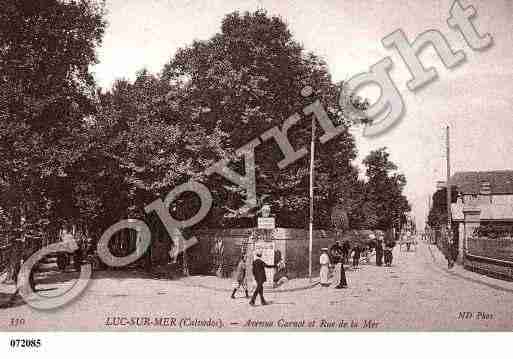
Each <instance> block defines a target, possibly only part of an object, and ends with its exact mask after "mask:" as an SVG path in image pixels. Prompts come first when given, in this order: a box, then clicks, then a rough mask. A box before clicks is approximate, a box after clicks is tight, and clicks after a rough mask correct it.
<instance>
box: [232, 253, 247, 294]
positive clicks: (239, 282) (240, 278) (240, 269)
mask: <svg viewBox="0 0 513 359" xmlns="http://www.w3.org/2000/svg"><path fill="white" fill-rule="evenodd" d="M246 277H247V276H246V256H244V255H243V256H242V257H241V258H240V260H239V264H237V269H236V270H235V288H234V289H233V292H232V296H231V298H232V299H235V293H237V290H239V288H241V287H242V288H243V289H244V292H245V293H246V298H249V293H248V285H247V278H246Z"/></svg>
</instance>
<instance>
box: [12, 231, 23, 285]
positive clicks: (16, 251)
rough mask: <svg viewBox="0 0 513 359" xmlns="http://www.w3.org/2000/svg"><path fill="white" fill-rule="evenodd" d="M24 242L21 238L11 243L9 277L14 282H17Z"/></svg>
mask: <svg viewBox="0 0 513 359" xmlns="http://www.w3.org/2000/svg"><path fill="white" fill-rule="evenodd" d="M23 247H24V243H23V241H22V240H21V239H16V240H15V241H14V243H13V245H12V252H11V268H12V269H11V273H10V275H11V279H12V281H13V282H14V284H17V283H18V274H19V273H20V269H21V260H22V259H23V249H24V248H23Z"/></svg>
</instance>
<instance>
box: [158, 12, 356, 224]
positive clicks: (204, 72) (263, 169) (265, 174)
mask: <svg viewBox="0 0 513 359" xmlns="http://www.w3.org/2000/svg"><path fill="white" fill-rule="evenodd" d="M163 78H164V79H165V80H167V81H169V82H170V83H176V84H180V90H181V93H182V94H185V96H186V98H187V101H188V102H189V104H190V106H191V107H193V108H195V109H197V111H198V112H199V115H198V117H197V118H196V119H195V120H196V123H197V124H198V125H199V126H200V127H201V128H202V129H204V130H205V131H206V132H207V133H209V132H211V131H212V130H214V129H218V130H219V131H221V132H222V133H227V134H229V136H227V137H225V138H222V139H221V146H222V147H223V148H224V150H225V151H227V152H232V151H233V150H234V149H237V148H239V147H240V146H242V145H244V144H246V143H248V142H249V141H251V140H253V139H255V138H258V137H259V136H260V135H261V134H262V133H264V132H265V131H266V130H268V129H270V128H272V127H274V126H279V127H280V128H281V125H282V123H283V122H284V120H285V119H287V118H288V117H289V116H291V115H293V114H294V113H298V114H302V109H303V108H304V107H305V106H306V105H307V104H310V103H311V102H313V98H303V97H302V96H301V89H303V87H305V86H306V85H310V86H312V87H313V88H314V90H315V94H314V96H313V97H315V98H318V99H320V100H321V102H322V104H323V105H324V107H325V108H326V111H327V113H328V116H329V118H330V120H331V121H333V122H334V123H335V124H337V125H346V126H349V121H348V117H349V116H348V114H345V113H344V112H343V111H341V109H340V108H339V106H338V102H337V100H338V92H339V88H338V86H336V84H334V83H333V82H332V80H331V77H330V75H329V71H328V68H327V66H326V63H325V62H324V61H323V60H322V59H320V58H318V57H317V56H315V55H314V54H312V53H306V52H305V51H304V50H303V48H302V47H301V45H300V44H299V43H298V42H296V41H295V40H294V39H293V37H292V34H291V32H290V31H289V29H288V28H287V25H286V24H285V22H284V21H283V20H282V19H280V18H279V17H276V16H268V15H267V14H266V12H265V11H262V10H259V11H256V12H254V13H249V12H246V13H244V14H240V13H238V12H234V13H231V14H228V15H227V16H226V17H225V18H224V19H223V21H222V25H221V32H220V33H218V34H216V35H214V36H213V37H211V38H210V39H208V40H204V41H194V42H193V43H192V44H191V45H190V46H187V47H185V48H182V49H180V50H179V51H178V52H177V53H176V55H175V56H174V57H173V58H172V59H171V60H170V62H169V63H168V64H167V65H166V66H165V68H164V70H163ZM358 101H359V100H358V99H354V102H355V103H358V104H359V102H358ZM310 123H311V121H310V118H308V117H304V118H302V119H301V120H300V121H299V122H298V124H296V125H294V126H292V127H291V128H290V130H289V132H288V137H289V139H290V140H291V143H292V145H293V147H294V148H295V149H299V148H301V147H303V146H304V147H306V148H308V145H309V142H310V133H311V125H310ZM355 157H356V147H355V144H354V139H353V137H352V136H351V134H349V132H347V131H345V132H343V133H342V134H340V135H339V136H338V137H337V138H336V139H334V140H332V141H330V142H328V143H326V144H322V145H321V146H318V151H317V153H316V179H315V185H316V191H315V193H316V198H315V201H316V203H315V208H316V217H315V219H316V225H317V226H329V219H330V211H331V208H332V207H333V206H335V205H336V204H337V201H336V195H335V193H336V190H335V189H336V187H337V183H338V182H339V181H341V180H342V179H343V178H344V177H345V176H350V175H352V165H351V160H353V159H354V158H355ZM282 158H283V156H282V154H281V152H280V150H279V147H278V146H277V145H276V143H274V142H273V141H268V142H264V143H263V144H261V145H260V146H259V147H258V151H256V166H257V171H256V173H257V193H258V194H259V195H260V196H261V197H262V196H264V195H265V196H267V200H268V201H269V202H270V204H271V205H272V208H273V214H274V215H275V216H276V217H277V223H278V225H280V226H286V227H303V226H305V224H306V219H307V218H308V156H304V157H303V158H302V159H300V160H298V161H297V162H295V163H293V164H291V165H289V166H288V167H287V168H285V169H280V168H278V166H277V164H276V163H277V162H279V161H280V160H281V159H282ZM234 169H238V170H240V171H241V168H240V164H239V165H237V164H235V165H234ZM241 172H242V171H241ZM209 183H210V184H211V185H210V186H209V187H210V188H211V189H215V190H214V198H215V199H214V203H215V206H217V207H216V208H215V209H214V211H213V213H218V214H219V215H221V214H222V213H227V210H229V209H236V208H239V207H240V205H241V199H240V195H239V194H240V193H239V189H238V188H236V187H234V186H233V184H232V183H230V182H228V181H226V180H224V179H223V178H221V177H220V176H212V178H209ZM317 214H318V215H317ZM238 221H239V222H240V219H238ZM222 222H223V218H222V217H221V218H217V219H216V221H215V223H222ZM224 222H225V223H226V220H225V221H224ZM244 225H247V223H244Z"/></svg>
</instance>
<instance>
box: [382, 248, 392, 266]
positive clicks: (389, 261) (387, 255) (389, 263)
mask: <svg viewBox="0 0 513 359" xmlns="http://www.w3.org/2000/svg"><path fill="white" fill-rule="evenodd" d="M393 248H394V242H387V243H385V250H384V254H385V267H391V266H392V259H393V256H392V249H393Z"/></svg>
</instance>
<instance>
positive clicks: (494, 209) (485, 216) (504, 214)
mask: <svg viewBox="0 0 513 359" xmlns="http://www.w3.org/2000/svg"><path fill="white" fill-rule="evenodd" d="M463 207H464V204H463V203H453V204H452V205H451V215H452V219H453V220H455V221H463V219H464V215H463ZM475 207H478V208H479V209H480V210H481V213H480V215H479V218H480V220H481V221H513V205H511V204H478V205H476V206H475Z"/></svg>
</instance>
